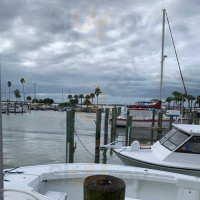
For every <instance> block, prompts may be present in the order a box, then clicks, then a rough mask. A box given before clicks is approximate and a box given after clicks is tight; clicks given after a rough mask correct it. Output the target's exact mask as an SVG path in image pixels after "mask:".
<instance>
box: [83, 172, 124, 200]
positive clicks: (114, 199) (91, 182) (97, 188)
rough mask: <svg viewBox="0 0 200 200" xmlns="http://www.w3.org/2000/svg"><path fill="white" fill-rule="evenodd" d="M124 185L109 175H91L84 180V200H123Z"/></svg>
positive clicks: (121, 181) (120, 180)
mask: <svg viewBox="0 0 200 200" xmlns="http://www.w3.org/2000/svg"><path fill="white" fill-rule="evenodd" d="M125 190H126V185H125V183H124V181H123V180H122V179H119V178H117V177H114V176H109V175H93V176H89V177H87V178H86V179H85V180H84V200H94V199H95V200H125Z"/></svg>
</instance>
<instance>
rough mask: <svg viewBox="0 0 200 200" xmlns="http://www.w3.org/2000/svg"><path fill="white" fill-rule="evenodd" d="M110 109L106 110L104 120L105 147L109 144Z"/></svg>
mask: <svg viewBox="0 0 200 200" xmlns="http://www.w3.org/2000/svg"><path fill="white" fill-rule="evenodd" d="M109 112H110V109H109V108H106V109H105V118H104V145H106V144H108V120H109Z"/></svg>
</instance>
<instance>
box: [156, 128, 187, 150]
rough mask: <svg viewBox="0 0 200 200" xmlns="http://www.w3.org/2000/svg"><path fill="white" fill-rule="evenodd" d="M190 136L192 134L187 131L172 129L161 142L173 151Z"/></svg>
mask: <svg viewBox="0 0 200 200" xmlns="http://www.w3.org/2000/svg"><path fill="white" fill-rule="evenodd" d="M189 137H190V135H189V134H187V133H184V132H182V131H180V130H177V129H172V130H171V131H170V132H169V133H167V134H166V135H165V136H164V137H163V138H161V139H160V143H161V144H162V145H163V146H164V147H166V148H167V149H169V150H171V151H173V150H175V149H176V148H177V147H179V146H180V145H182V144H183V143H184V142H185V141H186V140H187V139H188V138H189Z"/></svg>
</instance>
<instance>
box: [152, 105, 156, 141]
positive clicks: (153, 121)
mask: <svg viewBox="0 0 200 200" xmlns="http://www.w3.org/2000/svg"><path fill="white" fill-rule="evenodd" d="M155 115H156V111H155V109H153V111H152V124H151V126H152V127H154V125H155ZM153 133H154V131H153V129H151V144H153Z"/></svg>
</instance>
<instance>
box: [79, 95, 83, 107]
mask: <svg viewBox="0 0 200 200" xmlns="http://www.w3.org/2000/svg"><path fill="white" fill-rule="evenodd" d="M78 98H79V99H81V108H82V104H83V98H84V95H83V94H79V96H78Z"/></svg>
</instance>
